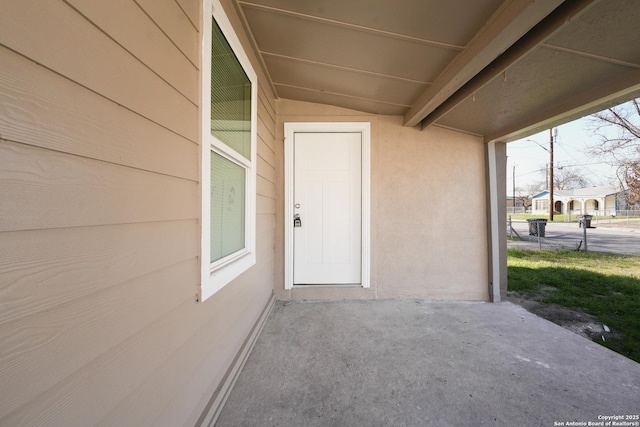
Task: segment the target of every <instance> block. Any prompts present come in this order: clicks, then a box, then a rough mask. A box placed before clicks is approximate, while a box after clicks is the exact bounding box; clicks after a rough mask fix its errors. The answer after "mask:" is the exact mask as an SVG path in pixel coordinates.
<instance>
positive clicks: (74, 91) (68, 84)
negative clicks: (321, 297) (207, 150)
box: [0, 0, 278, 426]
mask: <svg viewBox="0 0 640 427" xmlns="http://www.w3.org/2000/svg"><path fill="white" fill-rule="evenodd" d="M103 3H104V4H103ZM107 3H108V4H107ZM200 8H201V6H200V2H199V1H197V0H163V1H150V0H136V1H133V0H117V1H116V2H106V3H105V2H91V1H84V0H69V1H62V0H28V1H25V0H7V1H5V2H4V3H3V13H2V14H0V63H2V66H1V67H0V194H1V195H2V199H1V200H0V301H2V310H0V360H2V364H0V390H4V392H3V393H1V394H0V425H12V426H13V425H15V426H20V425H47V426H56V425H59V426H68V425H160V426H161V425H167V426H175V425H183V424H186V425H189V424H191V425H193V424H194V423H195V421H196V420H197V418H198V417H199V416H200V414H201V413H202V411H203V410H204V408H205V405H206V403H207V401H208V399H209V397H210V396H211V395H212V394H213V393H214V391H215V390H216V388H217V387H218V386H219V385H220V381H222V379H223V377H224V375H225V373H226V372H227V369H228V368H229V367H230V365H231V364H232V362H233V359H234V357H235V356H236V354H237V352H238V350H239V349H240V347H241V345H242V343H243V342H244V340H245V338H246V337H247V335H248V334H249V331H250V330H251V327H252V326H253V325H254V323H255V321H256V319H257V318H258V317H259V315H260V313H261V311H262V309H263V308H264V307H265V305H266V303H267V302H268V300H269V297H270V295H271V293H272V289H273V280H274V273H273V270H274V262H275V261H274V254H273V247H274V230H275V209H276V207H275V206H276V203H275V200H276V195H275V188H276V167H277V163H278V162H277V161H276V158H275V148H274V135H275V116H276V114H275V100H274V97H273V95H272V94H271V91H270V88H269V87H268V86H262V83H263V82H265V81H266V80H265V79H264V78H262V76H259V79H260V83H261V87H260V88H259V89H260V90H259V109H258V115H259V124H258V126H259V127H258V133H259V135H258V137H259V138H258V152H257V156H258V170H257V174H258V177H257V182H258V185H257V188H258V190H257V192H258V194H257V196H256V198H257V212H258V213H257V218H256V224H257V233H256V236H257V245H256V246H257V263H256V265H255V266H254V267H252V268H251V269H250V270H248V271H247V272H245V273H244V274H243V275H241V276H240V277H239V278H238V279H236V280H235V281H234V282H232V283H231V284H229V285H227V286H226V287H225V288H224V289H223V290H221V291H220V292H219V293H217V294H216V295H214V296H213V297H211V298H210V299H208V300H207V301H205V302H204V303H201V302H197V300H196V295H197V292H198V289H199V280H200V277H199V275H200V273H199V271H200V266H199V253H198V252H199V249H198V248H199V245H200V235H199V227H200V226H199V224H200V217H199V215H200V201H199V199H200V196H199V194H200V193H199V192H200V188H199V180H200V177H199V150H200V149H199V143H200V141H199V114H200V112H199V105H198V103H199V99H200V94H199V92H198V90H199V89H198V88H199V83H198V81H199V80H198V79H199V68H200V63H199V61H200V60H199V57H200V53H199V52H200V49H201V47H200V39H201V34H200V33H199V26H200V13H201V12H200ZM225 10H227V12H228V13H229V11H231V12H232V9H231V8H225ZM231 20H232V22H233V23H234V26H235V27H236V28H240V27H239V26H238V20H237V17H233V16H231ZM240 38H241V40H242V41H243V43H246V41H247V40H246V36H244V35H242V34H240ZM245 49H246V50H249V46H248V44H246V46H245ZM248 53H249V56H250V57H251V58H252V59H253V54H252V53H251V52H250V51H249V52H248ZM256 68H257V67H256Z"/></svg>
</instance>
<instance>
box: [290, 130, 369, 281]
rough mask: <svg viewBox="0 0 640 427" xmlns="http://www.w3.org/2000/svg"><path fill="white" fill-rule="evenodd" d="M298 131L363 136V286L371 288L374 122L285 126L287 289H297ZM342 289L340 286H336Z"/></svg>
mask: <svg viewBox="0 0 640 427" xmlns="http://www.w3.org/2000/svg"><path fill="white" fill-rule="evenodd" d="M296 132H309V133H312V132H335V133H342V132H359V133H360V134H361V135H362V255H361V256H362V260H361V264H362V274H361V282H362V283H361V286H362V287H363V288H369V287H370V285H371V279H370V278H371V273H370V271H371V268H370V265H371V247H370V246H371V243H370V242H371V238H370V235H371V123H369V122H331V123H327V122H317V123H314V122H295V123H285V124H284V288H285V289H293V228H292V226H291V225H292V224H293V215H294V212H293V210H294V206H293V205H294V200H293V199H294V198H293V174H294V164H293V141H294V135H295V133H296ZM336 286H339V285H336Z"/></svg>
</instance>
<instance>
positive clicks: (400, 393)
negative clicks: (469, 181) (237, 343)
mask: <svg viewBox="0 0 640 427" xmlns="http://www.w3.org/2000/svg"><path fill="white" fill-rule="evenodd" d="M638 414H640V364H638V363H636V362H634V361H632V360H629V359H627V358H625V357H623V356H621V355H619V354H617V353H614V352H612V351H610V350H608V349H606V348H604V347H602V346H600V345H598V344H596V343H594V342H591V341H589V340H587V339H585V338H583V337H580V336H578V335H576V334H574V333H572V332H569V331H567V330H565V329H563V328H562V327H560V326H557V325H555V324H553V323H551V322H548V321H546V320H544V319H542V318H540V317H537V316H535V315H533V314H531V313H529V312H527V311H526V310H525V309H523V308H522V307H519V306H516V305H513V304H511V303H508V302H503V303H498V304H490V303H452V302H447V303H438V302H426V301H423V300H384V301H331V302H291V303H283V302H278V303H276V306H275V308H274V310H273V312H272V313H271V316H270V318H269V320H268V321H267V324H266V326H265V328H264V330H263V332H262V334H261V336H260V337H259V339H258V341H257V343H256V345H255V347H254V349H253V351H252V354H251V356H250V357H249V359H248V361H247V363H246V365H245V367H244V369H243V371H242V373H241V374H240V376H239V378H238V381H237V383H236V385H235V386H234V388H233V390H232V392H231V394H230V397H229V399H228V401H227V403H226V405H225V407H224V408H223V410H222V412H221V415H220V417H219V419H218V422H217V423H216V426H218V427H223V426H295V427H299V426H439V427H442V426H456V427H464V426H474V427H477V426H557V425H561V424H559V423H566V422H568V421H578V422H580V423H582V422H583V423H584V424H575V425H587V423H588V422H599V421H603V424H602V425H605V424H604V421H605V418H603V417H610V416H619V415H623V416H626V415H628V416H631V417H632V418H633V417H635V416H637V415H638ZM636 421H637V420H632V422H633V423H635V422H636ZM556 423H558V424H556ZM562 425H567V424H562ZM592 425H596V424H592ZM609 425H611V424H609ZM620 425H622V424H620ZM629 425H640V422H638V423H637V424H629Z"/></svg>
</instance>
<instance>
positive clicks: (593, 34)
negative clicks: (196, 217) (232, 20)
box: [235, 0, 640, 141]
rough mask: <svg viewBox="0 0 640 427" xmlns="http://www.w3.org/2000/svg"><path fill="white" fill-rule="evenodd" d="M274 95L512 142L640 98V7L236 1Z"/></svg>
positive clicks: (632, 3)
mask: <svg viewBox="0 0 640 427" xmlns="http://www.w3.org/2000/svg"><path fill="white" fill-rule="evenodd" d="M235 1H236V3H235V4H236V7H237V9H238V10H239V11H240V13H241V15H243V16H244V19H245V21H246V24H247V28H248V29H249V31H250V33H251V35H252V37H253V41H254V43H255V47H256V49H257V50H258V52H259V54H260V59H261V61H262V65H263V66H264V68H265V71H266V72H267V74H268V75H269V76H270V79H271V84H272V86H273V89H274V91H275V93H276V95H277V96H278V97H281V98H287V99H293V100H300V101H308V102H316V103H322V104H330V105H335V106H339V107H346V108H351V109H355V110H360V111H365V112H371V113H377V114H397V115H404V118H405V124H406V125H408V126H415V125H419V124H420V125H422V126H423V127H425V126H428V125H430V124H438V125H442V126H446V127H450V128H454V129H458V130H462V131H465V132H470V133H474V134H478V135H483V136H484V137H485V139H486V140H502V141H506V140H512V139H516V138H518V137H522V136H525V135H526V134H530V133H534V132H536V131H538V130H541V129H544V128H545V127H550V126H552V125H555V124H558V123H560V122H564V121H568V120H571V119H573V118H577V117H579V116H581V115H584V114H588V113H590V112H593V111H596V110H598V109H600V108H604V107H606V106H607V105H611V104H613V103H617V102H622V101H624V100H627V99H630V98H632V97H634V96H638V95H639V94H640V50H639V49H638V48H637V43H638V40H640V26H638V25H637V22H638V21H639V20H640V2H638V1H636V0H599V1H598V0H593V1H589V0H583V1H573V0H567V1H563V0H545V1H524V0H476V1H468V0H402V1H393V2H392V1H387V0H349V1H344V0H324V1H313V2H310V1H299V0H235Z"/></svg>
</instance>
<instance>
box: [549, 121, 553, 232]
mask: <svg viewBox="0 0 640 427" xmlns="http://www.w3.org/2000/svg"><path fill="white" fill-rule="evenodd" d="M549 221H553V128H551V129H549Z"/></svg>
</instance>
